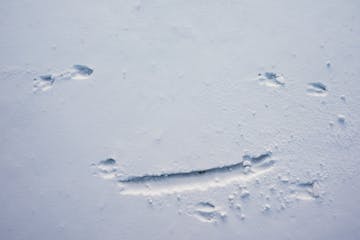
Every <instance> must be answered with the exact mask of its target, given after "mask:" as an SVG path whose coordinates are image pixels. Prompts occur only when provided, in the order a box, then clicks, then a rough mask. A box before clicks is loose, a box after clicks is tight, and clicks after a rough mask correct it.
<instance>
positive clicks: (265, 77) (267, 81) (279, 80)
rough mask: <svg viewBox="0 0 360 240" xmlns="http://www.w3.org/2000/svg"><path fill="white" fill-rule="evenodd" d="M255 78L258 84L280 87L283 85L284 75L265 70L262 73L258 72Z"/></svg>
mask: <svg viewBox="0 0 360 240" xmlns="http://www.w3.org/2000/svg"><path fill="white" fill-rule="evenodd" d="M257 80H258V81H259V83H260V84H262V85H265V86H268V87H280V86H284V85H285V79H284V76H283V75H282V74H277V73H273V72H265V73H264V74H261V73H259V74H258V78H257Z"/></svg>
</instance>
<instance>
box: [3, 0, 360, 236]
mask: <svg viewBox="0 0 360 240" xmlns="http://www.w3.org/2000/svg"><path fill="white" fill-rule="evenodd" d="M359 10H360V2H358V1H316V2H314V1H301V2H299V1H187V2H186V1H79V0H78V1H3V2H2V3H1V4H0V32H1V37H0V53H1V56H0V67H1V68H0V70H1V72H0V80H1V82H0V126H1V127H0V136H1V137H0V169H1V174H0V181H1V182H2V185H1V186H2V191H1V194H0V206H1V211H0V238H1V239H49V238H51V239H144V238H148V239H220V238H222V239H238V238H245V239H248V238H261V237H264V238H265V237H266V238H267V239H302V238H307V239H340V238H345V239H359V238H360V222H359V221H358V218H359V216H360V208H359V202H360V192H359V191H360V177H359V172H360V169H359V167H358V166H359V160H358V158H359V156H360V147H359V143H360V139H359V131H360V122H359V121H360V107H359V102H360V95H359V93H360V84H359V83H358V81H359V79H360V68H359V60H360V44H359V43H360V29H359V26H360V24H359V23H360V19H359V18H360V17H359V15H358V13H359ZM328 61H330V63H331V66H330V68H328V67H327V66H326V63H327V62H328ZM73 64H85V65H87V66H89V67H91V68H93V69H94V73H93V74H92V75H91V78H90V79H89V80H84V81H68V82H60V81H59V82H56V83H55V84H54V87H53V88H52V89H50V90H49V91H47V92H43V93H40V94H34V93H33V92H32V84H33V79H34V78H36V77H38V76H39V75H42V74H48V73H56V72H59V71H63V70H64V69H67V68H69V67H71V66H72V65H73ZM266 71H271V72H275V73H281V74H283V76H284V78H285V82H286V83H285V86H284V87H280V88H269V87H266V86H262V85H260V84H259V83H258V81H257V80H256V78H257V74H258V73H263V72H266ZM318 81H319V82H322V83H324V84H325V85H326V86H327V87H328V95H327V96H326V97H313V96H308V95H307V94H306V86H307V83H309V82H318ZM342 95H344V96H345V98H346V100H345V101H343V100H341V99H340V97H341V96H342ZM338 114H342V115H344V116H345V118H346V120H345V125H341V124H339V123H338V122H337V115H338ZM331 122H333V123H334V126H333V127H331V126H330V125H329V123H331ZM267 148H270V149H272V150H273V152H274V157H276V159H277V160H278V163H277V166H276V167H277V169H275V174H283V173H285V172H291V174H293V175H294V176H296V177H299V178H302V179H305V178H306V176H308V175H316V174H317V173H318V172H321V171H322V172H325V173H326V175H327V178H326V180H324V181H323V183H322V190H323V192H324V194H323V201H322V202H320V203H319V202H299V203H298V204H295V205H293V206H291V207H289V208H287V209H286V210H285V211H283V212H281V213H276V212H274V213H272V214H268V215H264V214H262V213H261V209H260V208H258V206H257V205H256V201H258V200H257V199H256V197H255V198H254V199H252V200H251V201H252V203H253V204H254V205H251V206H249V209H248V210H247V211H248V212H247V213H246V219H245V221H239V220H237V219H231V218H229V219H228V220H227V221H225V222H223V223H219V224H217V225H213V224H207V223H203V222H199V221H197V220H196V219H194V218H191V217H189V216H187V215H179V214H178V206H177V204H176V201H175V200H174V199H175V197H172V196H167V197H164V198H163V199H161V198H160V199H158V200H157V202H158V203H159V205H161V206H155V207H149V205H148V203H147V201H146V199H145V198H142V197H124V196H120V195H119V194H118V189H117V188H116V186H114V185H112V184H110V183H109V182H107V181H103V180H102V179H99V178H97V177H94V176H93V169H92V168H91V164H92V163H96V162H98V161H100V160H103V159H106V158H108V157H114V158H116V159H117V160H118V161H119V164H120V165H121V167H122V170H123V171H124V172H127V173H129V174H133V175H139V174H140V175H141V174H144V173H156V172H161V171H167V170H174V169H176V170H188V169H201V168H206V167H212V166H216V165H219V164H220V165H222V164H231V163H233V162H237V161H239V160H241V157H242V155H243V153H244V152H245V151H249V152H252V153H261V152H263V151H264V150H265V149H267ZM197 194H199V193H197ZM228 194H229V192H227V191H226V189H221V190H218V191H217V192H216V193H201V197H202V198H204V199H207V200H214V201H217V202H219V204H221V201H220V200H219V199H221V198H222V196H224V197H225V198H226V197H227V195H228ZM187 198H188V201H191V199H192V196H191V194H190V195H188V196H187ZM194 198H195V197H194ZM259 201H260V200H259ZM223 205H224V207H226V204H225V203H224V204H223Z"/></svg>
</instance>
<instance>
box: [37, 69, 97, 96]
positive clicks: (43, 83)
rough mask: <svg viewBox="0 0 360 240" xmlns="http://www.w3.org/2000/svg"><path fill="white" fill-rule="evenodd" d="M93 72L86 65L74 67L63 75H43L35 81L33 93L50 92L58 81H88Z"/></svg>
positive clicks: (62, 73)
mask: <svg viewBox="0 0 360 240" xmlns="http://www.w3.org/2000/svg"><path fill="white" fill-rule="evenodd" d="M93 72H94V70H93V69H91V68H89V67H87V66H85V65H74V66H73V67H72V68H71V69H69V70H67V71H64V72H61V73H57V74H46V75H41V76H39V77H38V78H35V79H34V82H33V91H34V92H38V91H42V92H44V91H48V90H49V89H51V88H52V87H53V85H54V83H55V82H57V81H66V80H85V79H88V78H89V76H90V75H91V74H92V73H93Z"/></svg>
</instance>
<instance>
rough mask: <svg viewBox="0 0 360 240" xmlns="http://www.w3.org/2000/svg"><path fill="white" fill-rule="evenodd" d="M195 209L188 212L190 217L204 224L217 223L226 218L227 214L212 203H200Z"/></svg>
mask: <svg viewBox="0 0 360 240" xmlns="http://www.w3.org/2000/svg"><path fill="white" fill-rule="evenodd" d="M193 208H194V209H193ZM193 208H191V209H190V210H189V211H188V215H190V216H193V217H195V218H196V219H198V220H200V221H202V222H208V223H216V222H218V221H219V220H224V219H225V218H226V212H225V211H223V210H221V209H220V208H218V207H216V206H215V205H214V204H212V203H210V202H199V203H198V204H196V205H195V206H193Z"/></svg>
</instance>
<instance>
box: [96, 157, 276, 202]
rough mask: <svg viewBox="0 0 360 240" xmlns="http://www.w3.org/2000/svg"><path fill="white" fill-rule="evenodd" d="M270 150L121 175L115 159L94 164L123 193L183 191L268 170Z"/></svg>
mask: <svg viewBox="0 0 360 240" xmlns="http://www.w3.org/2000/svg"><path fill="white" fill-rule="evenodd" d="M270 158H271V152H267V153H264V154H261V155H259V156H251V155H244V156H243V160H242V161H240V162H238V163H234V164H230V165H224V166H216V167H213V168H207V169H202V170H191V171H186V172H168V173H160V174H144V175H140V176H124V175H123V174H119V173H118V172H117V167H116V164H115V160H113V159H111V160H113V161H114V162H113V161H111V164H110V165H107V164H105V165H104V161H105V162H107V161H109V159H107V160H104V161H100V162H99V163H98V164H96V165H95V166H96V167H97V169H98V170H97V171H98V173H99V175H100V176H102V177H103V178H105V179H111V180H114V181H115V182H116V183H117V184H118V185H119V186H120V187H121V193H122V194H124V195H145V196H151V195H162V194H171V193H179V192H187V191H206V190H208V189H210V188H214V187H224V186H227V185H229V184H231V183H234V182H246V181H249V180H251V179H253V178H254V177H256V176H259V175H261V174H264V173H266V172H268V171H270V170H272V166H273V165H274V163H275V161H274V160H272V159H270Z"/></svg>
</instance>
